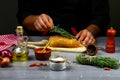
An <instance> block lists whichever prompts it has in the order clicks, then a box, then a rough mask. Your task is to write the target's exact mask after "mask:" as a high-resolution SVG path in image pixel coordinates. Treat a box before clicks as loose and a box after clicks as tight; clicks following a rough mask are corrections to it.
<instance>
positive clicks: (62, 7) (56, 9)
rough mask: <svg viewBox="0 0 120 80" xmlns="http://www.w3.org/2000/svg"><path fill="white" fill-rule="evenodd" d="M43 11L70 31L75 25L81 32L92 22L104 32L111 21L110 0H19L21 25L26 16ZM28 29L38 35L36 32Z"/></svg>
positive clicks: (55, 22)
mask: <svg viewBox="0 0 120 80" xmlns="http://www.w3.org/2000/svg"><path fill="white" fill-rule="evenodd" d="M42 13H45V14H48V15H49V16H50V17H51V18H52V19H53V22H54V24H55V25H60V27H62V28H64V29H65V30H67V31H69V32H71V29H70V27H73V26H74V27H75V28H76V30H77V31H78V32H79V31H80V30H82V29H85V28H86V27H87V26H88V25H90V24H96V25H98V26H99V28H100V29H101V30H102V33H103V34H104V32H105V31H106V29H107V27H108V25H109V21H110V20H109V4H108V0H18V14H17V17H18V22H19V23H20V25H22V22H23V20H24V19H25V17H27V16H29V15H40V14H42ZM25 30H26V29H25ZM26 31H27V33H29V34H31V35H36V33H35V32H34V33H33V32H31V31H29V30H26ZM37 34H39V33H37ZM39 35H40V34H39ZM104 35H105V34H104Z"/></svg>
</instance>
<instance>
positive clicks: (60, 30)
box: [50, 25, 76, 38]
mask: <svg viewBox="0 0 120 80" xmlns="http://www.w3.org/2000/svg"><path fill="white" fill-rule="evenodd" d="M50 32H54V33H57V34H59V35H61V36H64V37H67V38H76V37H75V36H73V35H72V34H70V33H69V32H67V31H66V30H64V29H63V28H60V27H59V25H57V26H54V28H53V29H52V30H51V31H50Z"/></svg>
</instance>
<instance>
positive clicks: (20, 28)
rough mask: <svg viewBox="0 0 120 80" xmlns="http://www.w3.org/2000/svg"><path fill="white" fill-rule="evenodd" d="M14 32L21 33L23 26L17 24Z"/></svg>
mask: <svg viewBox="0 0 120 80" xmlns="http://www.w3.org/2000/svg"><path fill="white" fill-rule="evenodd" d="M16 33H21V34H22V33H23V27H22V26H17V29H16Z"/></svg>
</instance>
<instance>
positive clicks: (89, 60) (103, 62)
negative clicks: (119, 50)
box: [76, 55, 120, 69]
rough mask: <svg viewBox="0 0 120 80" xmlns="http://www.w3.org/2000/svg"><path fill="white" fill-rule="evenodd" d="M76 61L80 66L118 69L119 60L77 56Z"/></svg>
mask: <svg viewBox="0 0 120 80" xmlns="http://www.w3.org/2000/svg"><path fill="white" fill-rule="evenodd" d="M76 60H77V62H78V63H80V64H84V65H93V66H97V67H101V68H104V67H109V68H112V69H118V68H119V66H120V63H119V60H118V59H116V58H111V57H103V56H82V55H77V56H76Z"/></svg>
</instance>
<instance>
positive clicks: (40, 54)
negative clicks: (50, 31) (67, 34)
mask: <svg viewBox="0 0 120 80" xmlns="http://www.w3.org/2000/svg"><path fill="white" fill-rule="evenodd" d="M43 49H44V48H35V49H34V52H35V57H36V59H37V60H49V57H50V56H51V49H49V48H46V49H45V50H44V51H42V50H43Z"/></svg>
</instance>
